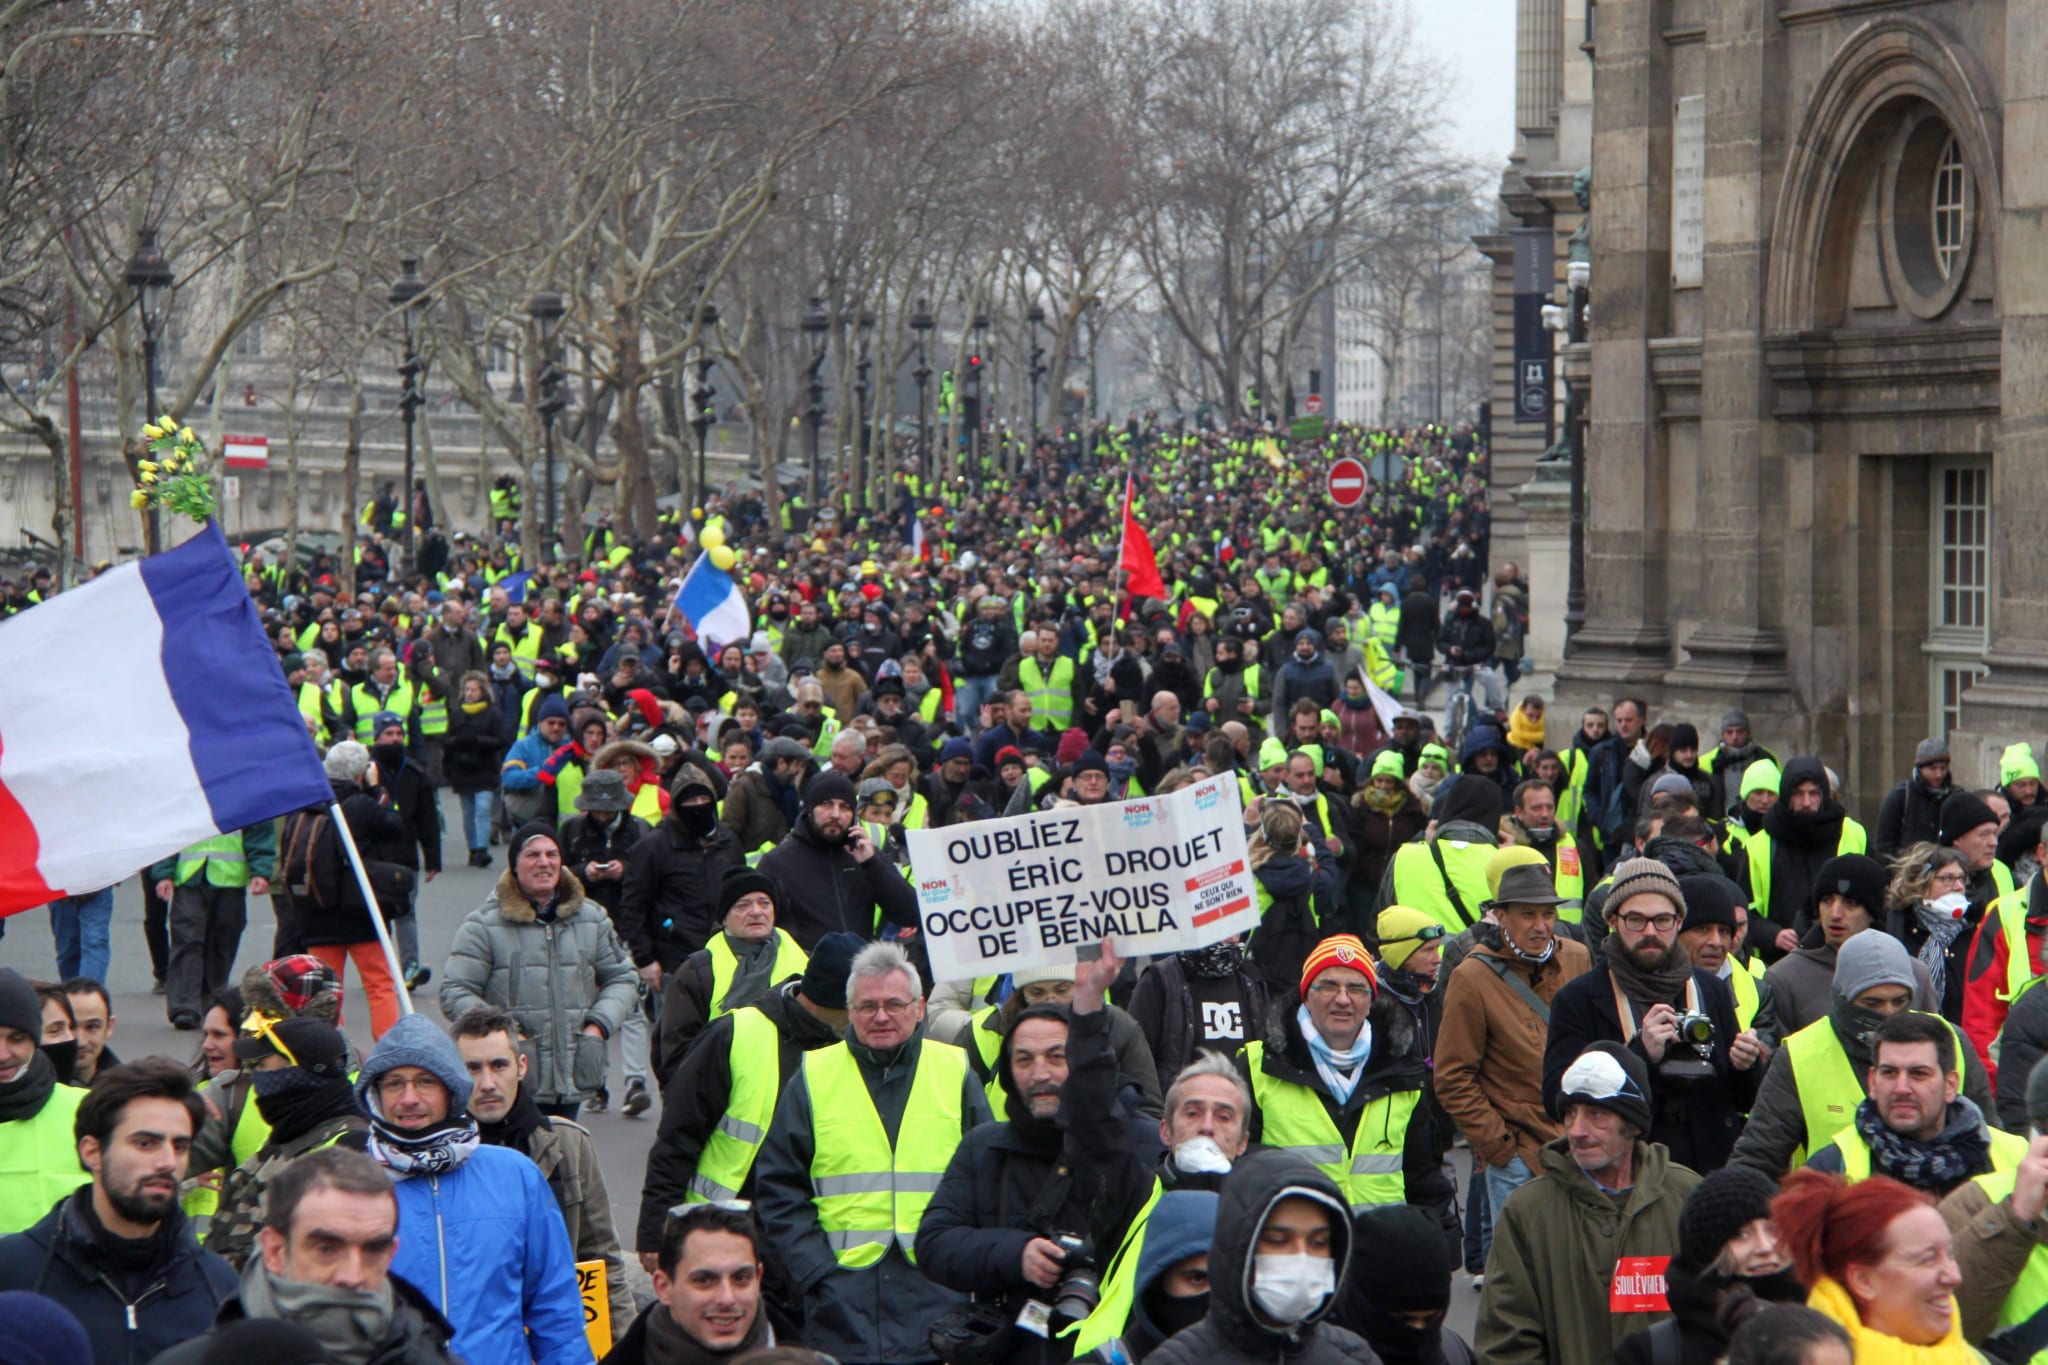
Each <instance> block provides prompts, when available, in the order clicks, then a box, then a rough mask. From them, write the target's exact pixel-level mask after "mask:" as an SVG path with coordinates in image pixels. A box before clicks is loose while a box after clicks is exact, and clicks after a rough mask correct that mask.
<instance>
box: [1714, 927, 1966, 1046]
mask: <svg viewBox="0 0 2048 1365" xmlns="http://www.w3.org/2000/svg"><path fill="white" fill-rule="evenodd" d="M1752 922H1753V921H1752ZM1865 932H1866V933H1869V932H1877V933H1882V932H1884V931H1883V930H1881V929H1878V930H1866V931H1865ZM1837 951H1839V950H1838V949H1835V948H1831V947H1829V946H1828V943H1827V939H1826V938H1825V937H1824V936H1823V935H1822V933H1821V930H1820V926H1819V925H1818V924H1816V925H1814V926H1813V927H1812V928H1810V929H1808V930H1807V931H1806V936H1805V937H1804V938H1802V939H1801V940H1800V941H1799V946H1798V947H1797V948H1795V949H1793V950H1792V951H1791V952H1789V953H1787V954H1785V956H1783V957H1781V958H1779V959H1778V960H1777V961H1776V962H1773V963H1772V964H1771V965H1770V968H1769V970H1767V971H1766V972H1765V973H1764V984H1765V985H1767V986H1769V987H1770V988H1771V999H1772V1001H1773V1002H1774V1003H1775V1004H1776V1006H1777V1011H1778V1031H1779V1036H1781V1037H1785V1038H1789V1037H1791V1036H1792V1035H1793V1034H1795V1033H1797V1032H1798V1031H1799V1030H1800V1029H1803V1028H1805V1027H1806V1026H1807V1025H1808V1024H1810V1023H1812V1022H1813V1021H1814V1020H1816V1019H1823V1018H1826V1017H1827V1012H1828V1010H1829V1009H1831V1008H1832V1007H1833V1003H1834V998H1835V954H1836V952H1837ZM1913 980H1914V983H1915V984H1914V986H1913V1008H1914V1009H1916V1010H1925V1011H1927V1012H1928V1013H1930V1014H1933V1013H1938V1012H1939V1011H1940V1008H1941V1002H1940V1001H1939V1000H1936V999H1935V998H1934V980H1933V978H1932V977H1930V976H1929V975H1928V974H1927V964H1926V963H1924V962H1922V961H1921V960H1920V959H1919V958H1917V957H1916V958H1914V959H1913Z"/></svg>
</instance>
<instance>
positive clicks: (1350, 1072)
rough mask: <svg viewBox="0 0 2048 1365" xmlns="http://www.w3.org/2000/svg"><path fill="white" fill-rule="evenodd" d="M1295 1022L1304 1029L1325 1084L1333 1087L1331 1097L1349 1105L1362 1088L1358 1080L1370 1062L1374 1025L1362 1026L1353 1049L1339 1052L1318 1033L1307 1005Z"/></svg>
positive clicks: (1298, 1010) (1317, 1072)
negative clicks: (1352, 1095) (1353, 1095)
mask: <svg viewBox="0 0 2048 1365" xmlns="http://www.w3.org/2000/svg"><path fill="white" fill-rule="evenodd" d="M1294 1022H1295V1025H1296V1026H1297V1027H1298V1028H1300V1029H1301V1036H1302V1037H1303V1038H1305V1039H1307V1040H1308V1051H1309V1055H1310V1056H1311V1057H1313V1058H1315V1063H1316V1074H1317V1075H1318V1076H1321V1077H1322V1078H1323V1084H1324V1085H1327V1086H1328V1087H1330V1095H1331V1097H1332V1098H1333V1099H1335V1100H1336V1101H1337V1103H1339V1104H1349V1103H1350V1102H1351V1092H1352V1091H1354V1090H1356V1089H1358V1079H1359V1077H1360V1076H1362V1075H1364V1074H1365V1063H1366V1060H1367V1059H1368V1058H1369V1057H1371V1056H1372V1025H1371V1023H1366V1024H1365V1025H1363V1026H1362V1027H1360V1029H1359V1030H1358V1039H1357V1041H1356V1042H1354V1043H1352V1044H1351V1046H1350V1048H1349V1049H1347V1050H1346V1051H1343V1052H1339V1051H1337V1049H1336V1048H1333V1047H1331V1046H1330V1045H1329V1044H1328V1043H1327V1042H1325V1041H1324V1040H1323V1035H1322V1034H1320V1033H1317V1032H1316V1022H1315V1020H1314V1018H1312V1017H1311V1016H1310V1014H1309V1012H1308V1006H1307V1005H1302V1006H1300V1007H1298V1008H1297V1009H1296V1010H1295V1011H1294Z"/></svg>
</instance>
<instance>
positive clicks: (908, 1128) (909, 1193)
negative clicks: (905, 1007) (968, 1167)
mask: <svg viewBox="0 0 2048 1365" xmlns="http://www.w3.org/2000/svg"><path fill="white" fill-rule="evenodd" d="M802 1075H803V1081H804V1092H805V1094H806V1096H807V1097H808V1098H809V1100H810V1104H811V1136H812V1151H811V1191H812V1195H811V1197H812V1202H813V1203H814V1204H815V1205H816V1206H817V1210H818V1223H819V1226H820V1227H822V1228H823V1229H824V1231H825V1241H826V1243H827V1245H829V1246H830V1247H831V1249H832V1255H833V1257H834V1259H836V1260H837V1261H838V1262H839V1264H840V1265H841V1266H844V1267H845V1268H847V1269H849V1270H858V1269H861V1268H863V1267H865V1266H871V1265H874V1264H876V1263H877V1262H879V1261H880V1260H881V1259H882V1257H883V1256H884V1255H886V1254H887V1253H888V1250H889V1247H890V1246H891V1245H892V1244H893V1245H895V1246H896V1247H897V1248H898V1249H899V1250H901V1251H902V1252H903V1256H904V1259H906V1260H908V1261H909V1262H910V1263H911V1264H912V1265H915V1264H917V1225H918V1222H919V1220H921V1219H922V1218H923V1217H924V1211H925V1207H926V1206H927V1205H928V1204H930V1203H931V1202H932V1193H933V1191H935V1190H937V1189H938V1188H939V1180H940V1178H941V1177H942V1176H944V1175H945V1173H946V1164H947V1163H948V1162H950V1161H951V1160H952V1159H953V1150H954V1148H956V1147H958V1146H959V1145H960V1136H961V1126H960V1125H961V1122H962V1120H963V1118H964V1115H963V1113H962V1095H963V1091H964V1089H965V1087H966V1084H967V1054H966V1053H965V1052H962V1051H961V1050H960V1049H959V1048H957V1047H954V1046H952V1045H951V1044H948V1043H941V1042H936V1041H934V1040H933V1039H930V1038H926V1039H925V1040H923V1042H921V1043H920V1044H919V1045H918V1051H917V1074H916V1075H915V1076H914V1077H913V1078H912V1080H911V1083H910V1097H909V1100H908V1102H907V1103H906V1104H905V1105H904V1108H903V1122H902V1124H901V1126H900V1127H899V1128H898V1129H897V1132H896V1144H895V1146H894V1147H891V1146H890V1144H889V1133H888V1130H887V1129H885V1128H884V1127H883V1126H882V1116H881V1115H880V1114H879V1113H877V1112H876V1111H875V1102H874V1099H873V1098H872V1097H871V1096H870V1095H869V1094H868V1087H867V1082H866V1081H864V1080H863V1079H862V1078H861V1074H860V1063H859V1062H857V1061H855V1060H854V1057H853V1053H852V1052H851V1051H850V1050H849V1049H848V1048H847V1046H846V1044H845V1043H834V1044H833V1045H832V1046H830V1047H827V1048H821V1049H819V1050H818V1051H816V1052H812V1053H808V1054H806V1055H805V1057H804V1064H803V1072H802Z"/></svg>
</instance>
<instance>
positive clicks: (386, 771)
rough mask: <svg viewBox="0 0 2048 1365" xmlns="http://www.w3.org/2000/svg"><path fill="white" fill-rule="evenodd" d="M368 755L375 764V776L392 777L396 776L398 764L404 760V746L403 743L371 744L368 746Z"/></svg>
mask: <svg viewBox="0 0 2048 1365" xmlns="http://www.w3.org/2000/svg"><path fill="white" fill-rule="evenodd" d="M370 757H371V758H372V759H373V760H375V762H376V764H377V776H379V777H381V778H386V779H389V778H393V777H396V776H398V769H399V766H400V765H401V764H403V763H404V762H405V746H404V745H403V744H372V745H371V746H370Z"/></svg>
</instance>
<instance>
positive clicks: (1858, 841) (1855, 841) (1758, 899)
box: [1742, 815, 1870, 915]
mask: <svg viewBox="0 0 2048 1365" xmlns="http://www.w3.org/2000/svg"><path fill="white" fill-rule="evenodd" d="M1772 848H1773V843H1772V840H1771V836H1770V835H1768V834H1766V833H1764V832H1763V831H1762V830H1758V831H1757V832H1756V833H1755V834H1752V835H1750V836H1749V837H1748V838H1747V839H1744V840H1743V841H1742V849H1743V852H1744V853H1746V854H1748V855H1749V894H1750V904H1751V905H1752V906H1754V907H1755V909H1756V911H1757V913H1758V914H1761V915H1769V914H1770V910H1771V850H1772ZM1869 848H1870V836H1869V834H1868V833H1866V832H1865V831H1864V828H1863V826H1861V825H1859V824H1857V823H1856V822H1855V821H1854V820H1851V819H1850V818H1849V817H1848V816H1846V815H1845V816H1843V817H1842V833H1841V837H1840V838H1838V839H1837V840H1836V841H1835V855H1836V856H1837V857H1840V856H1841V855H1842V854H1844V853H1864V852H1867V851H1868V850H1869Z"/></svg>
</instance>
